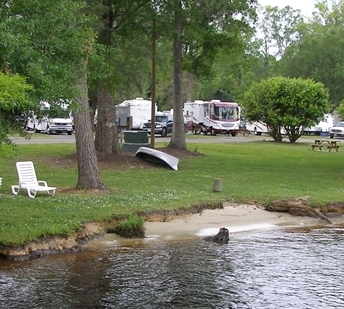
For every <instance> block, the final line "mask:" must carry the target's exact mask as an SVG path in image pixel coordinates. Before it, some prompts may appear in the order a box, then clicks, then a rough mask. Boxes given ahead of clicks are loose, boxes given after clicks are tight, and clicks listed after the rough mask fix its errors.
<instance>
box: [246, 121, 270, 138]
mask: <svg viewBox="0 0 344 309" xmlns="http://www.w3.org/2000/svg"><path fill="white" fill-rule="evenodd" d="M246 130H247V131H249V132H252V133H253V134H254V135H262V134H268V127H267V126H266V124H265V123H264V122H260V121H254V122H246Z"/></svg>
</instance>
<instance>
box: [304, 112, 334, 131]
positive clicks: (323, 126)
mask: <svg viewBox="0 0 344 309" xmlns="http://www.w3.org/2000/svg"><path fill="white" fill-rule="evenodd" d="M333 126H334V117H333V116H332V115H331V114H325V115H324V116H323V119H321V120H320V121H319V123H317V124H315V125H314V126H312V127H309V128H304V129H303V134H305V135H321V133H327V134H328V132H329V131H330V129H331V128H332V127H333Z"/></svg>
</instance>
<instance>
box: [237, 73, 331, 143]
mask: <svg viewBox="0 0 344 309" xmlns="http://www.w3.org/2000/svg"><path fill="white" fill-rule="evenodd" d="M241 105H242V106H243V107H244V108H245V114H246V119H247V120H248V121H261V122H264V123H265V124H266V125H267V128H268V131H269V135H270V136H271V137H272V138H273V139H274V141H277V142H281V141H282V133H283V131H285V133H286V135H287V136H288V138H289V141H290V142H291V143H294V142H296V141H297V139H298V138H299V137H300V136H301V134H302V129H303V128H304V127H310V126H312V125H313V124H314V123H315V122H317V121H318V120H319V118H321V117H322V116H323V115H324V114H325V113H326V112H327V111H328V92H327V90H326V89H325V87H324V85H323V84H321V83H316V82H314V81H312V80H310V79H307V80H303V79H301V78H298V79H295V78H285V77H272V78H268V79H265V80H262V81H261V82H259V83H255V84H253V85H252V86H251V87H250V89H249V90H248V91H247V92H245V94H244V98H243V101H242V103H241Z"/></svg>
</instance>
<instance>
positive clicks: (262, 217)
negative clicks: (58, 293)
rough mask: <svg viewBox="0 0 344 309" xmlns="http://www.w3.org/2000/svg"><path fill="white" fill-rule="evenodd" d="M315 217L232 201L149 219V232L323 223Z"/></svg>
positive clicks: (198, 232)
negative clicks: (167, 217) (197, 211)
mask: <svg viewBox="0 0 344 309" xmlns="http://www.w3.org/2000/svg"><path fill="white" fill-rule="evenodd" d="M323 224H325V222H324V221H322V220H321V219H316V218H309V217H297V216H292V215H289V214H288V213H281V212H269V211H266V210H263V209H261V208H258V207H256V206H253V205H236V204H229V205H228V206H226V207H224V208H223V209H217V210H205V211H203V212H202V213H201V214H195V215H190V216H186V217H185V218H183V219H174V220H172V221H170V222H146V223H145V227H146V236H147V237H153V238H170V237H173V238H178V237H182V238H184V237H185V236H186V235H195V236H207V235H215V234H217V232H218V230H219V228H221V227H226V228H227V229H228V230H229V232H230V233H234V232H240V231H246V230H254V229H262V228H273V227H278V226H280V227H282V226H283V227H287V226H288V227H303V226H312V225H323Z"/></svg>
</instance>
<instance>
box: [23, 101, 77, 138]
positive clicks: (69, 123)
mask: <svg viewBox="0 0 344 309" xmlns="http://www.w3.org/2000/svg"><path fill="white" fill-rule="evenodd" d="M40 105H41V106H40V109H41V111H42V116H41V117H38V116H37V115H32V116H31V117H30V118H29V119H28V120H27V123H26V129H27V130H32V131H34V132H35V133H40V132H42V131H44V132H46V133H47V134H52V133H53V132H56V133H67V134H68V135H72V134H73V132H74V124H73V119H72V117H71V114H70V113H69V112H68V110H67V107H68V106H67V105H66V104H64V103H61V104H58V105H57V106H58V108H57V109H56V110H54V111H52V108H51V105H50V104H49V103H48V102H45V101H41V102H40Z"/></svg>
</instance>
